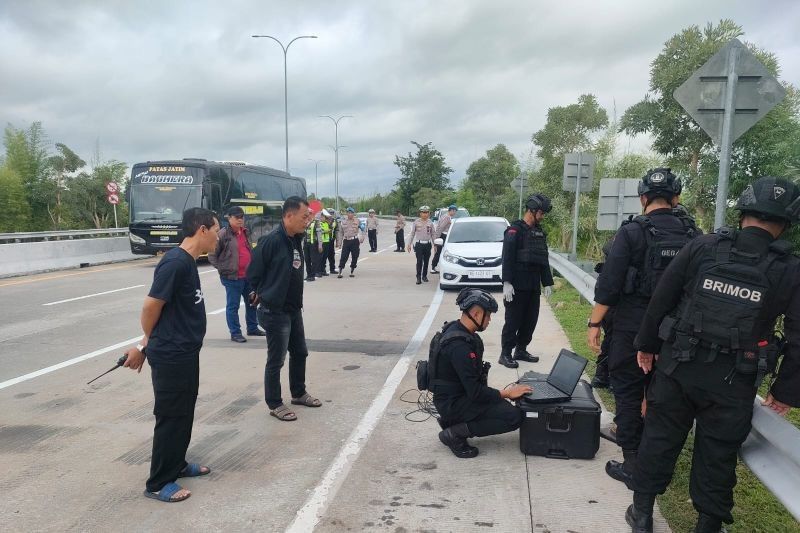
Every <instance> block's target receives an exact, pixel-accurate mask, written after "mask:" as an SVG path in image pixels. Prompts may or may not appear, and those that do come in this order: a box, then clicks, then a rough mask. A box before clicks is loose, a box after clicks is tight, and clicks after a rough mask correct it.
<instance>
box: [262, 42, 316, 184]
mask: <svg viewBox="0 0 800 533" xmlns="http://www.w3.org/2000/svg"><path fill="white" fill-rule="evenodd" d="M252 37H253V38H255V39H258V38H261V37H264V38H266V39H272V40H273V41H275V42H276V43H278V44H279V45H280V47H281V50H283V125H284V133H285V138H286V173H287V174H288V173H289V84H288V81H287V76H286V54H287V53H288V52H289V47H290V46H292V43H293V42H295V41H296V40H298V39H316V38H317V36H316V35H300V36H299V37H295V38H294V39H292V40H291V41H289V44H287V45H286V46H283V43H282V42H280V41H279V40H278V39H276V38H275V37H273V36H272V35H253V36H252Z"/></svg>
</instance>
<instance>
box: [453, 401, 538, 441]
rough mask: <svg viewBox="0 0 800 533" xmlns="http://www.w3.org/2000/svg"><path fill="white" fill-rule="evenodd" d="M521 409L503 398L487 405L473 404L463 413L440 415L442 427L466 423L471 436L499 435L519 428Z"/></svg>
mask: <svg viewBox="0 0 800 533" xmlns="http://www.w3.org/2000/svg"><path fill="white" fill-rule="evenodd" d="M522 418H523V414H522V410H521V409H519V408H518V407H516V406H514V405H512V404H510V403H509V402H507V401H505V400H503V401H500V402H495V403H491V404H488V405H478V404H475V405H473V406H471V407H470V408H469V409H468V410H467V411H466V412H465V413H462V414H459V415H451V416H450V417H444V416H443V417H442V425H443V426H444V427H449V426H454V425H456V424H461V423H466V424H467V427H468V428H469V434H470V436H472V437H486V436H489V435H500V434H501V433H508V432H509V431H514V430H517V429H519V427H520V426H521V425H522Z"/></svg>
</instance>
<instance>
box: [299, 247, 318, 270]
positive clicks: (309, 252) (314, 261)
mask: <svg viewBox="0 0 800 533" xmlns="http://www.w3.org/2000/svg"><path fill="white" fill-rule="evenodd" d="M303 255H304V256H305V260H306V277H309V278H313V277H314V276H315V275H316V274H317V272H318V271H319V269H318V268H317V267H318V266H319V265H318V263H319V257H318V255H319V252H318V250H317V243H314V244H311V243H309V242H306V243H304V244H303Z"/></svg>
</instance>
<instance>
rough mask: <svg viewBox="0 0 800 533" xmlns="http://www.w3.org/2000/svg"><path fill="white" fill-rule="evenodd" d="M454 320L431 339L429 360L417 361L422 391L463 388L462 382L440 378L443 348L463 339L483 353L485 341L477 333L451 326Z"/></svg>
mask: <svg viewBox="0 0 800 533" xmlns="http://www.w3.org/2000/svg"><path fill="white" fill-rule="evenodd" d="M452 324H454V322H445V323H444V326H443V327H442V330H441V331H438V332H436V335H434V336H433V338H432V339H431V345H430V348H429V349H428V360H427V361H417V388H418V389H419V390H421V391H424V390H427V391H430V392H432V393H436V392H440V391H444V390H455V391H460V390H462V388H463V387H462V386H461V383H460V382H457V381H445V380H442V379H439V376H438V375H437V373H438V364H439V354H440V353H441V351H442V348H444V347H445V346H447V345H448V344H450V343H451V342H453V341H454V340H457V339H462V340H464V341H465V342H467V343H468V344H469V345H470V346H472V347H473V349H475V350H477V351H480V352H481V353H483V341H481V338H480V337H478V336H477V335H473V334H471V333H469V332H466V331H463V330H462V329H461V328H457V327H451V325H452Z"/></svg>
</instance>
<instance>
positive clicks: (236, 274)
mask: <svg viewBox="0 0 800 533" xmlns="http://www.w3.org/2000/svg"><path fill="white" fill-rule="evenodd" d="M225 217H226V218H227V219H228V227H227V228H224V229H222V230H220V232H219V240H218V241H217V248H216V249H215V250H214V252H213V253H210V254H208V262H209V263H211V264H212V265H213V266H214V267H215V268H216V269H217V270H218V271H219V279H220V281H221V282H222V285H223V286H224V287H225V299H226V304H225V319H226V320H227V322H228V330H229V331H230V333H231V340H232V341H233V342H247V339H245V338H244V336H243V335H242V327H241V325H240V324H239V303H240V302H241V300H242V298H244V304H245V305H244V317H245V322H246V323H247V334H248V335H250V336H258V337H263V336H264V332H263V331H261V330H260V329H259V328H258V318H257V316H256V308H255V307H253V306H251V305H250V303H251V302H250V300H251V298H252V294H253V288H252V287H251V286H250V283H249V282H248V281H247V276H246V272H247V267H248V265H249V264H250V259H251V256H252V246H251V245H250V232H249V231H248V230H247V228H246V227H244V210H243V209H242V208H241V207H239V206H238V205H235V206H233V207H231V208H230V209H229V210H228V213H227V214H226V215H225Z"/></svg>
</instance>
